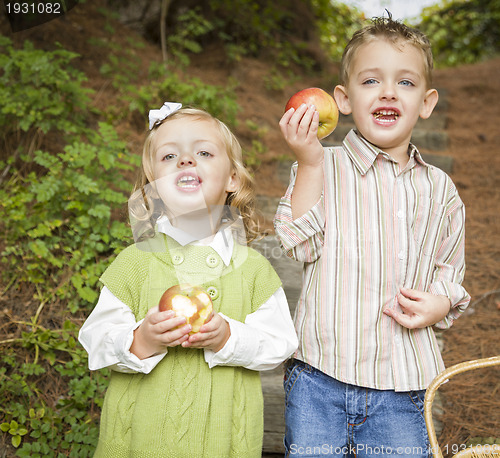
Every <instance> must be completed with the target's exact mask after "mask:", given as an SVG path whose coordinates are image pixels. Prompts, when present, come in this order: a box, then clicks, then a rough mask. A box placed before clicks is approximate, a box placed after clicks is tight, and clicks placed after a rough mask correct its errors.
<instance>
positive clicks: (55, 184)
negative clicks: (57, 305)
mask: <svg viewBox="0 0 500 458" xmlns="http://www.w3.org/2000/svg"><path fill="white" fill-rule="evenodd" d="M23 159H24V160H29V159H30V158H28V157H25V156H23ZM130 159H131V158H130V157H128V155H127V153H126V151H125V145H124V144H123V143H122V142H121V141H120V140H118V138H117V134H116V132H115V131H114V130H113V129H112V128H111V127H110V126H109V125H106V124H101V125H100V127H99V131H98V132H97V133H95V134H94V135H92V136H91V138H90V139H89V140H87V141H86V142H83V141H74V142H73V143H71V144H68V145H67V146H66V147H65V148H64V150H63V151H62V152H59V153H55V154H54V153H49V152H44V151H40V150H38V151H36V152H35V153H34V155H33V158H32V161H33V163H35V164H38V165H39V166H40V167H41V168H42V169H44V170H45V172H44V173H43V172H42V173H40V172H34V171H33V172H30V173H29V174H28V175H27V176H23V175H22V174H20V173H14V174H12V176H11V178H10V180H9V181H8V182H7V183H6V186H5V187H4V188H3V189H1V190H0V219H1V220H2V221H9V224H8V225H7V226H6V227H5V228H4V231H3V234H4V240H5V242H6V247H5V249H4V251H3V253H2V256H3V257H2V263H3V264H4V268H3V269H2V274H3V276H4V277H7V278H5V280H6V281H9V280H10V279H11V278H15V281H16V282H26V283H31V284H34V285H40V288H41V289H40V290H39V291H41V293H40V295H39V297H38V299H39V300H43V301H47V300H50V298H51V297H52V295H53V294H56V295H57V296H58V297H60V298H65V299H68V298H70V297H71V296H72V294H73V293H74V290H76V291H77V293H78V295H79V297H80V300H79V301H76V302H74V303H73V305H72V311H76V309H75V307H78V305H82V304H85V303H92V302H94V301H95V299H96V292H95V289H96V288H95V287H96V282H97V279H98V278H99V276H100V274H101V273H102V269H103V267H102V266H101V263H96V258H97V257H99V256H102V257H104V256H109V255H111V254H112V253H113V252H114V250H115V249H118V248H119V247H121V246H123V244H124V233H126V229H125V228H124V227H123V224H122V223H119V222H117V221H113V222H112V221H111V213H112V210H113V208H117V207H118V206H120V205H123V204H124V203H125V202H126V198H125V197H124V194H123V192H120V191H125V190H128V189H129V188H130V185H129V184H128V183H127V182H125V181H124V180H123V178H122V175H121V172H122V171H123V170H127V169H130V167H131V164H130Z"/></svg>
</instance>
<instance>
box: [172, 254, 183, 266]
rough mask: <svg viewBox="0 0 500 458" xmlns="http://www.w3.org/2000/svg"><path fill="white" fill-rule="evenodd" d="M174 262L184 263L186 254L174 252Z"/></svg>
mask: <svg viewBox="0 0 500 458" xmlns="http://www.w3.org/2000/svg"><path fill="white" fill-rule="evenodd" d="M172 262H173V263H174V264H175V265H176V266H178V265H179V264H182V263H183V262H184V256H182V254H174V255H173V256H172Z"/></svg>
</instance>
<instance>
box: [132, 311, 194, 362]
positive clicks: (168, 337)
mask: <svg viewBox="0 0 500 458" xmlns="http://www.w3.org/2000/svg"><path fill="white" fill-rule="evenodd" d="M183 323H186V318H185V317H182V316H181V317H176V316H175V313H174V312H173V311H172V310H167V311H165V312H160V311H159V308H158V307H153V308H152V309H150V310H149V311H148V313H147V314H146V316H145V317H144V321H143V322H142V323H141V324H140V326H139V327H138V328H137V329H136V330H135V331H134V340H133V342H132V345H131V347H130V352H131V353H133V354H134V355H136V356H137V357H138V358H139V359H145V358H149V357H151V356H153V355H155V354H157V353H161V352H163V351H165V349H166V348H167V347H175V346H177V345H180V344H182V342H185V341H186V340H187V339H188V338H189V332H191V325H189V324H186V325H185V326H181V327H180V328H178V329H176V328H177V326H180V325H182V324H183Z"/></svg>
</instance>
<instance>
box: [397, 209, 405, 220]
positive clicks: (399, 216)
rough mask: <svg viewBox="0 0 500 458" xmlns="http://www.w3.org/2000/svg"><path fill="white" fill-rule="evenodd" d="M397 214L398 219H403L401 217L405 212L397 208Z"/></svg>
mask: <svg viewBox="0 0 500 458" xmlns="http://www.w3.org/2000/svg"><path fill="white" fill-rule="evenodd" d="M397 215H398V218H399V219H403V218H404V216H405V213H404V211H403V210H399V211H398V213H397Z"/></svg>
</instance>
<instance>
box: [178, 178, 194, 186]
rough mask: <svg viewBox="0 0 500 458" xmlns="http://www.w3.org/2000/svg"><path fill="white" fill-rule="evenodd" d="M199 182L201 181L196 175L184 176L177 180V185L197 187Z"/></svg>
mask: <svg viewBox="0 0 500 458" xmlns="http://www.w3.org/2000/svg"><path fill="white" fill-rule="evenodd" d="M198 184H199V181H198V180H197V179H196V178H194V177H182V178H181V179H179V181H178V182H177V186H179V187H181V188H186V187H195V186H197V185H198Z"/></svg>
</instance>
